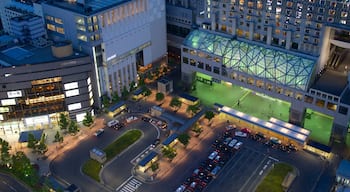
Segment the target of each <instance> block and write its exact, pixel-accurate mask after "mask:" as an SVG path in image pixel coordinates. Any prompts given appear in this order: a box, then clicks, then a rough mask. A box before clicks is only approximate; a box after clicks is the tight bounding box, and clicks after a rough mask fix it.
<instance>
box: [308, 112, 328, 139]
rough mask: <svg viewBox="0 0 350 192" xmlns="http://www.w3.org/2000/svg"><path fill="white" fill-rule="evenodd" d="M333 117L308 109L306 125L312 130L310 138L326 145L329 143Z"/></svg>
mask: <svg viewBox="0 0 350 192" xmlns="http://www.w3.org/2000/svg"><path fill="white" fill-rule="evenodd" d="M332 125H333V118H332V117H330V116H327V115H324V114H321V113H318V112H315V111H313V110H311V109H307V110H306V114H305V120H304V127H305V128H306V129H308V130H310V131H311V134H310V139H311V140H313V141H316V142H319V143H322V144H324V145H328V144H329V138H330V136H331V132H332Z"/></svg>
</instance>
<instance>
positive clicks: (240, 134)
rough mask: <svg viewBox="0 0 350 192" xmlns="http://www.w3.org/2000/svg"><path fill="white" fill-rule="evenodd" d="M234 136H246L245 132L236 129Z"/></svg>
mask: <svg viewBox="0 0 350 192" xmlns="http://www.w3.org/2000/svg"><path fill="white" fill-rule="evenodd" d="M235 136H237V137H247V133H243V132H242V131H236V132H235Z"/></svg>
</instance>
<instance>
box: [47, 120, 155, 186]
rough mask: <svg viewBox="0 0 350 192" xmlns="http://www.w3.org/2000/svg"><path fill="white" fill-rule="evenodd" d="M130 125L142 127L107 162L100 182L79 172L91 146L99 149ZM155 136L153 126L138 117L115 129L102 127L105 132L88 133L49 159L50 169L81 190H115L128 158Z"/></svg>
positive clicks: (127, 173)
mask: <svg viewBox="0 0 350 192" xmlns="http://www.w3.org/2000/svg"><path fill="white" fill-rule="evenodd" d="M131 128H133V129H140V130H141V131H143V136H142V137H141V138H140V140H139V141H138V142H137V143H135V144H134V145H132V146H131V147H130V148H129V149H127V152H126V153H122V154H120V155H119V157H117V158H116V159H114V161H113V162H112V163H111V164H107V167H106V168H105V169H104V173H103V175H102V176H103V179H104V180H105V184H104V185H101V184H99V183H97V182H96V181H94V180H92V179H91V178H89V177H88V176H85V175H83V173H82V172H81V167H82V165H83V163H84V162H85V161H87V160H88V159H89V150H90V149H92V148H93V147H98V148H100V149H103V148H104V147H106V146H107V145H109V144H110V143H112V142H113V141H114V140H115V139H117V137H118V136H120V135H122V134H123V133H124V132H125V131H127V130H129V129H131ZM156 137H157V131H156V129H155V128H154V127H152V126H151V125H150V124H149V123H145V122H143V121H141V120H138V121H136V122H134V123H131V124H129V125H127V126H126V127H124V128H123V129H122V130H119V131H116V130H114V129H110V128H105V133H104V134H103V135H101V136H99V137H96V136H94V135H93V134H92V135H91V136H88V137H87V138H85V139H84V140H82V141H81V142H80V143H79V145H78V146H77V147H75V148H72V149H71V150H68V151H66V152H65V154H63V155H61V156H60V157H58V158H56V159H54V160H53V161H52V163H51V172H52V173H53V174H54V175H55V176H57V177H59V178H60V179H61V180H64V181H67V182H69V183H71V184H75V185H77V186H78V187H79V188H80V189H81V191H83V192H90V191H91V192H96V191H99V192H102V191H115V187H116V186H118V185H119V184H120V183H122V182H123V181H124V180H125V179H127V178H128V177H129V176H130V175H131V168H132V165H131V163H130V160H131V159H132V158H134V157H135V156H136V155H137V154H138V153H139V152H141V151H142V150H143V149H145V148H146V147H147V146H149V145H150V144H151V143H152V142H153V140H154V139H156ZM114 166H116V167H117V168H115V167H114ZM112 173H113V174H112ZM109 185H110V186H109Z"/></svg>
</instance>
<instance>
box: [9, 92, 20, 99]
mask: <svg viewBox="0 0 350 192" xmlns="http://www.w3.org/2000/svg"><path fill="white" fill-rule="evenodd" d="M7 97H8V98H16V97H22V91H20V90H18V91H8V92H7Z"/></svg>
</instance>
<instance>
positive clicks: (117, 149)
mask: <svg viewBox="0 0 350 192" xmlns="http://www.w3.org/2000/svg"><path fill="white" fill-rule="evenodd" d="M141 135H142V132H141V131H139V130H130V131H127V132H126V133H124V134H123V135H122V136H120V137H119V138H118V139H117V140H115V141H114V142H113V143H111V144H110V145H108V146H107V147H106V148H105V149H103V151H104V152H105V153H106V156H107V160H106V162H108V161H109V160H111V159H113V158H114V157H115V156H117V155H118V154H119V153H121V152H122V151H124V150H125V149H126V148H128V147H129V146H130V145H132V144H133V143H135V142H136V141H137V140H138V139H140V137H141ZM101 168H102V164H101V163H99V162H97V161H95V160H93V159H89V160H88V161H86V162H85V163H84V165H83V168H82V171H83V173H84V174H86V175H88V176H90V177H91V178H92V179H95V180H96V181H98V182H100V178H99V173H100V171H101Z"/></svg>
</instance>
